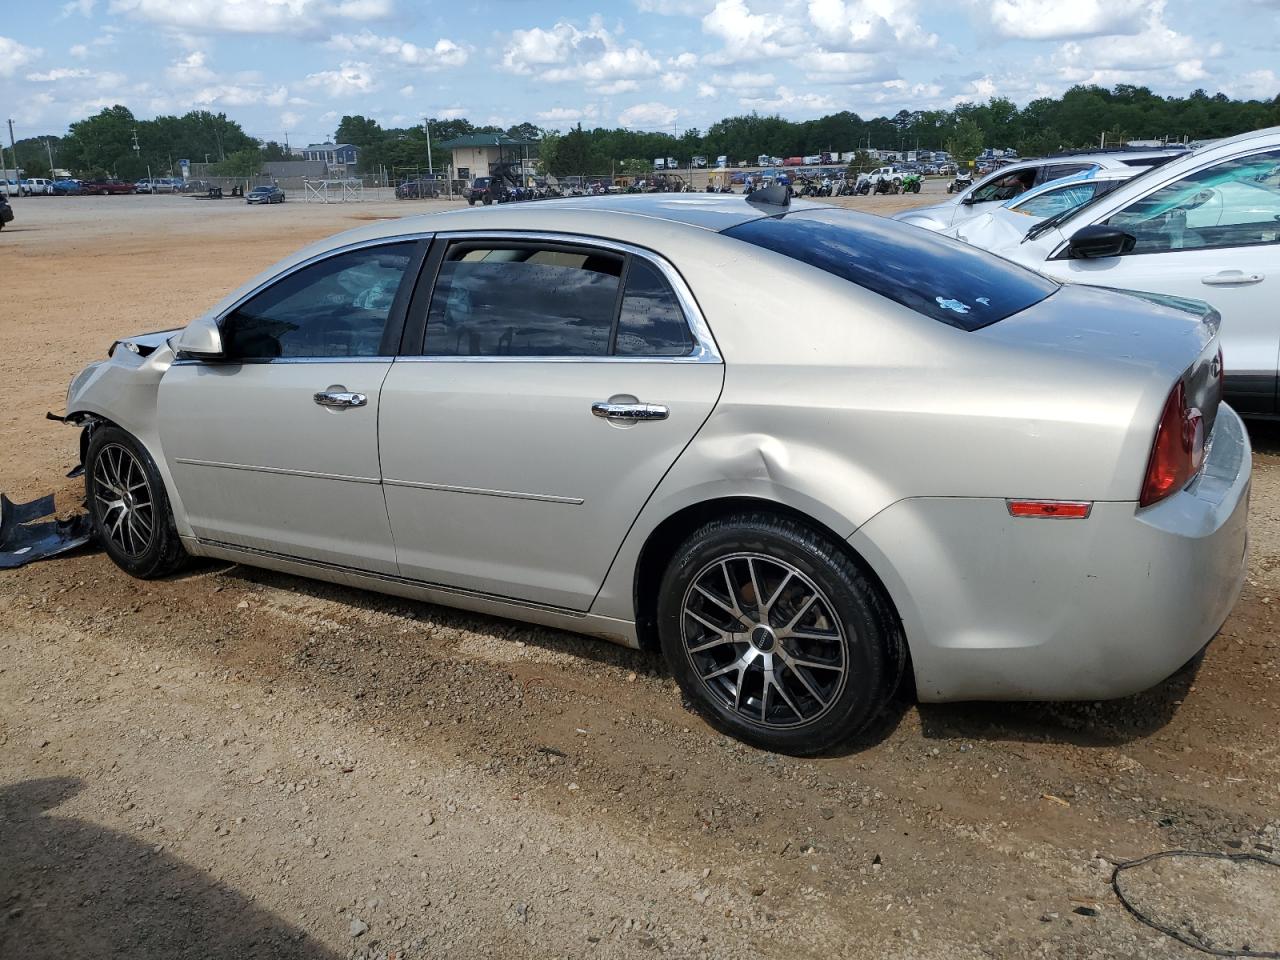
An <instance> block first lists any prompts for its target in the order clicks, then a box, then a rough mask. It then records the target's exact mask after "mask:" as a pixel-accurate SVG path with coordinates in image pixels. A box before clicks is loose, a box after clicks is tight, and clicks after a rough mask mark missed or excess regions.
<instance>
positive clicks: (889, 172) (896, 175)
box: [867, 167, 902, 187]
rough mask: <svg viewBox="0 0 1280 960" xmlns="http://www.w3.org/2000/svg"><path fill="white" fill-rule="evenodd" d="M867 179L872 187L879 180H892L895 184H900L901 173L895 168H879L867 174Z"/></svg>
mask: <svg viewBox="0 0 1280 960" xmlns="http://www.w3.org/2000/svg"><path fill="white" fill-rule="evenodd" d="M867 179H868V180H870V181H871V185H872V186H873V187H874V186H875V185H876V184H877V183H879V182H880V181H881V180H893V181H895V182H896V183H899V184H900V183H902V171H901V170H899V169H898V168H897V167H879V168H877V169H875V170H872V171H871V172H870V173H868V174H867Z"/></svg>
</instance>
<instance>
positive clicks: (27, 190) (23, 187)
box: [19, 177, 53, 197]
mask: <svg viewBox="0 0 1280 960" xmlns="http://www.w3.org/2000/svg"><path fill="white" fill-rule="evenodd" d="M19 190H20V191H21V193H22V194H23V196H27V197H43V196H52V195H53V181H52V180H46V179H45V178H44V177H29V178H27V179H26V180H23V181H22V182H21V183H20V184H19Z"/></svg>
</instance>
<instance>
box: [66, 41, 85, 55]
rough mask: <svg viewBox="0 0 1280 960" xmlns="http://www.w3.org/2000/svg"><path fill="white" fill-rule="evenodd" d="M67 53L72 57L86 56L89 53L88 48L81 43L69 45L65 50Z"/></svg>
mask: <svg viewBox="0 0 1280 960" xmlns="http://www.w3.org/2000/svg"><path fill="white" fill-rule="evenodd" d="M67 53H69V54H71V56H73V57H87V56H88V55H89V48H88V47H86V46H85V45H84V44H83V43H76V44H72V45H71V47H70V48H69V49H68V50H67Z"/></svg>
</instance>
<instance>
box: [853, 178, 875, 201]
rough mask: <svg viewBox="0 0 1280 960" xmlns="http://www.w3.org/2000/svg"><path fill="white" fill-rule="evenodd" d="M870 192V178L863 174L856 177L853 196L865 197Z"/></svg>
mask: <svg viewBox="0 0 1280 960" xmlns="http://www.w3.org/2000/svg"><path fill="white" fill-rule="evenodd" d="M870 192H871V178H870V177H868V176H867V175H866V174H865V173H864V174H863V175H862V176H860V177H858V182H857V183H856V184H854V187H853V193H854V195H855V196H859V197H865V196H866V195H867V194H869V193H870Z"/></svg>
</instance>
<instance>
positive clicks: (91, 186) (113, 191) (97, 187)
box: [80, 179, 137, 197]
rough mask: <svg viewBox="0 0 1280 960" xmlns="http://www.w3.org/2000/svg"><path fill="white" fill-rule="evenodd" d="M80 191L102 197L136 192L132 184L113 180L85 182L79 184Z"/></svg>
mask: <svg viewBox="0 0 1280 960" xmlns="http://www.w3.org/2000/svg"><path fill="white" fill-rule="evenodd" d="M80 189H81V190H82V191H84V192H85V193H97V194H101V195H102V196H104V197H105V196H116V195H118V194H125V193H136V192H137V189H136V188H135V187H134V185H133V184H132V183H128V182H126V181H124V180H115V179H98V180H87V181H85V182H84V183H83V184H81V187H80Z"/></svg>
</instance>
